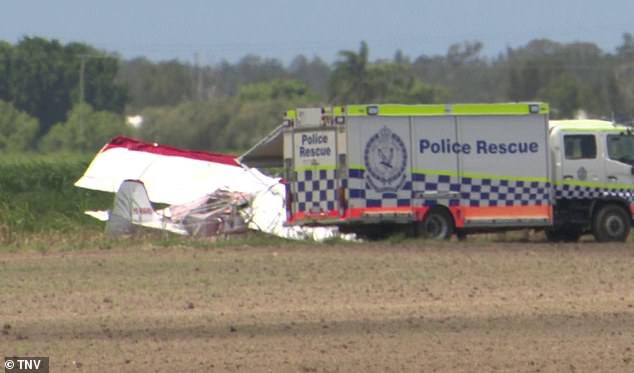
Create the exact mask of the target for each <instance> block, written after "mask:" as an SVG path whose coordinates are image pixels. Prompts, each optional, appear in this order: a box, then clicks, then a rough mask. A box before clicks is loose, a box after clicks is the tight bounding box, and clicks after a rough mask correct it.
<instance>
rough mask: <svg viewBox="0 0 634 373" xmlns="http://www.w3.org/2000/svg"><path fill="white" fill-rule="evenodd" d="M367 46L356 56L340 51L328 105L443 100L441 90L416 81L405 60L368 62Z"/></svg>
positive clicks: (362, 45) (330, 87) (349, 52)
mask: <svg viewBox="0 0 634 373" xmlns="http://www.w3.org/2000/svg"><path fill="white" fill-rule="evenodd" d="M368 53H369V51H368V45H367V44H366V43H365V42H362V43H361V47H360V48H359V52H358V53H355V52H354V51H349V50H346V51H341V52H339V57H340V59H339V60H338V61H337V62H335V69H334V71H333V73H332V75H331V77H330V81H329V91H330V101H331V102H338V103H346V104H349V103H369V102H373V103H386V102H395V103H412V104H413V103H433V102H437V101H439V100H440V99H441V98H442V97H444V96H445V91H444V89H441V88H436V87H432V86H429V85H427V84H425V83H423V82H422V81H420V80H418V79H416V78H415V76H414V74H413V72H412V69H411V67H410V66H409V65H408V64H405V63H404V61H405V58H404V57H403V56H399V55H397V58H396V60H395V62H394V63H390V62H378V63H374V64H371V63H370V62H369V60H368Z"/></svg>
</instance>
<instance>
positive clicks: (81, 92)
mask: <svg viewBox="0 0 634 373" xmlns="http://www.w3.org/2000/svg"><path fill="white" fill-rule="evenodd" d="M86 57H88V55H86V54H82V55H80V56H79V58H80V63H79V140H80V144H81V147H82V150H83V148H84V143H85V141H84V73H85V71H86Z"/></svg>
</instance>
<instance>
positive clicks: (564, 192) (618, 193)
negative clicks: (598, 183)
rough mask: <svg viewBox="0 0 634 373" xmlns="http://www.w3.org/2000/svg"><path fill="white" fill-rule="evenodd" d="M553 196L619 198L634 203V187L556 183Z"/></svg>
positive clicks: (559, 197)
mask: <svg viewBox="0 0 634 373" xmlns="http://www.w3.org/2000/svg"><path fill="white" fill-rule="evenodd" d="M555 198H557V199H595V198H597V199H601V198H620V199H623V200H625V201H628V202H629V203H634V189H625V188H603V187H590V186H581V185H570V184H558V185H556V186H555Z"/></svg>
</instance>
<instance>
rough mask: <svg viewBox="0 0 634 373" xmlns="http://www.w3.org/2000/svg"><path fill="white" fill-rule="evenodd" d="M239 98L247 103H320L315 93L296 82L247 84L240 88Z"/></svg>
mask: <svg viewBox="0 0 634 373" xmlns="http://www.w3.org/2000/svg"><path fill="white" fill-rule="evenodd" d="M238 97H239V98H240V99H241V100H245V101H258V100H278V99H281V100H294V99H296V98H304V97H306V98H309V99H312V100H314V101H319V98H318V96H317V95H316V94H315V93H312V92H310V91H309V89H308V88H307V87H306V85H304V84H303V83H301V82H298V81H296V80H273V81H272V82H268V83H257V84H247V85H243V86H242V87H240V90H239V93H238Z"/></svg>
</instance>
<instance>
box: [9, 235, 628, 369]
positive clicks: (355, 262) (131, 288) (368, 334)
mask: <svg viewBox="0 0 634 373" xmlns="http://www.w3.org/2000/svg"><path fill="white" fill-rule="evenodd" d="M122 243H124V241H119V242H117V241H114V242H113V243H112V244H111V246H110V247H109V248H108V250H88V251H86V250H83V251H53V252H51V251H41V252H37V251H36V252H29V253H24V252H5V253H2V254H0V276H1V278H2V282H3V294H2V299H0V318H1V321H2V325H3V329H2V333H1V334H0V351H4V353H5V355H13V354H16V355H20V354H28V355H40V356H42V355H44V356H50V357H51V366H52V370H51V371H53V372H60V371H64V372H65V371H70V370H72V371H91V372H105V371H113V372H115V371H116V372H118V371H161V372H173V371H246V372H251V371H274V372H278V371H290V372H297V371H308V372H310V371H346V372H347V371H360V372H361V371H364V372H365V371H452V372H453V371H465V372H471V371H513V372H516V371H542V372H543V371H553V372H562V371H577V372H581V371H610V372H615V371H624V372H625V371H632V370H634V362H632V358H633V357H634V354H633V353H632V349H634V340H632V338H631V331H632V330H634V308H632V307H633V304H634V291H632V290H631V289H632V287H631V284H632V283H633V282H634V249H632V248H631V247H629V246H627V245H598V244H590V243H583V244H576V245H546V244H539V243H490V242H466V243H441V244H439V243H424V242H415V241H405V242H400V243H396V242H395V243H391V244H385V243H383V244H354V245H342V244H331V245H299V246H292V245H288V244H285V245H275V246H261V247H257V246H256V247H253V246H249V245H248V242H245V243H244V244H238V245H237V246H231V245H228V244H223V245H215V244H212V243H198V244H196V246H197V247H195V248H192V247H188V246H183V245H181V246H180V247H178V248H173V247H170V245H162V246H161V245H156V244H148V243H145V244H141V243H138V244H134V245H132V246H133V248H124V247H119V246H118V245H121V244H122Z"/></svg>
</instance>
